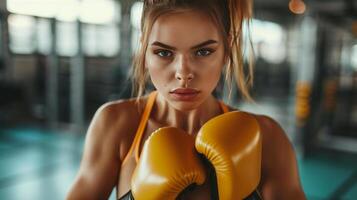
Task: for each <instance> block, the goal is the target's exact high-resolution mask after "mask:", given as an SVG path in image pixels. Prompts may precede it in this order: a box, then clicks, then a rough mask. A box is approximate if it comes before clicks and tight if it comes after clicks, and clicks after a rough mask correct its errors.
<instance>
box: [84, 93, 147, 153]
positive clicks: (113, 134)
mask: <svg viewBox="0 0 357 200" xmlns="http://www.w3.org/2000/svg"><path fill="white" fill-rule="evenodd" d="M146 99H147V98H146V97H142V98H140V99H139V100H138V101H137V100H136V99H134V98H132V99H125V100H116V101H110V102H107V103H105V104H103V105H102V106H100V107H99V108H98V110H97V111H96V113H95V114H94V117H93V119H92V121H91V123H90V125H89V128H88V133H87V137H88V138H89V139H91V140H96V141H97V143H98V145H100V144H105V145H108V144H112V145H111V146H113V147H114V148H116V149H120V151H121V152H122V151H125V150H122V146H128V145H127V143H130V140H132V139H133V138H134V135H135V132H136V129H137V127H138V125H139V123H140V118H141V113H142V111H143V109H144V106H145V103H146ZM108 147H109V146H108ZM122 154H123V153H120V157H122Z"/></svg>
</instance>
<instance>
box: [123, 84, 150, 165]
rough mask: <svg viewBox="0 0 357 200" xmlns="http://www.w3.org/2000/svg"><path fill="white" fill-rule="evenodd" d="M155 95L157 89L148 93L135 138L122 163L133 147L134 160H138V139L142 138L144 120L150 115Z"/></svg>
mask: <svg viewBox="0 0 357 200" xmlns="http://www.w3.org/2000/svg"><path fill="white" fill-rule="evenodd" d="M156 95H157V91H154V92H152V93H150V95H149V97H148V100H147V103H146V105H145V108H144V112H143V114H142V115H141V119H140V124H139V127H138V129H137V131H136V133H135V138H134V141H133V143H132V144H131V146H130V149H129V152H128V153H127V154H126V156H125V158H124V160H123V162H122V165H123V164H124V163H125V162H126V161H127V160H128V158H129V156H130V155H131V153H132V151H133V150H134V149H135V160H136V161H138V160H139V145H140V141H141V138H142V135H143V133H144V130H145V127H146V122H147V120H148V119H149V116H150V112H151V109H152V107H153V105H154V102H155V99H156Z"/></svg>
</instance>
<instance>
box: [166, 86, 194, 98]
mask: <svg viewBox="0 0 357 200" xmlns="http://www.w3.org/2000/svg"><path fill="white" fill-rule="evenodd" d="M198 93H199V91H198V90H196V89H192V88H177V89H174V90H172V91H171V92H170V94H171V95H172V96H173V97H174V98H175V99H176V100H178V101H192V100H193V99H194V98H195V97H196V96H197V95H198Z"/></svg>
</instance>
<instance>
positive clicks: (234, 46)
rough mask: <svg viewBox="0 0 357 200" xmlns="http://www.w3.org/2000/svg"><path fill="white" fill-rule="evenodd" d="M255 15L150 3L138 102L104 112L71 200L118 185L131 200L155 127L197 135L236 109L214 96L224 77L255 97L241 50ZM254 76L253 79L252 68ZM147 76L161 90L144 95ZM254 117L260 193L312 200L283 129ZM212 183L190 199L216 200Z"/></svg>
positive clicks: (192, 4)
mask: <svg viewBox="0 0 357 200" xmlns="http://www.w3.org/2000/svg"><path fill="white" fill-rule="evenodd" d="M250 16H251V6H250V3H249V0H145V1H144V10H143V16H142V24H141V28H142V29H141V30H142V37H141V46H140V49H139V52H138V53H137V55H136V57H135V60H134V70H133V78H134V82H135V84H136V87H135V88H136V91H137V93H138V95H137V98H136V99H130V100H123V101H117V102H110V103H107V104H105V105H103V106H102V107H101V108H100V109H99V110H98V111H97V113H96V114H95V116H94V118H93V121H92V122H91V125H90V127H89V129H88V133H87V138H86V142H85V148H84V155H83V159H82V162H81V166H80V170H79V174H78V176H77V178H76V180H75V182H74V185H73V186H72V188H71V190H70V192H69V195H68V199H75V200H78V199H86V200H88V199H107V198H108V197H109V195H110V193H111V191H112V190H113V188H114V187H116V188H117V198H122V199H130V198H129V197H128V196H129V194H130V191H131V189H132V188H131V184H130V183H131V181H132V176H133V171H134V169H135V167H136V166H137V163H138V161H139V159H140V155H141V154H142V153H143V152H142V148H143V145H144V142H145V141H146V140H147V138H148V137H149V136H150V135H151V134H152V133H153V132H154V131H155V130H157V129H158V128H160V127H166V126H171V127H177V128H180V129H182V130H184V131H185V132H186V133H188V134H189V135H192V136H193V137H195V136H196V135H197V132H198V131H199V130H200V128H201V127H202V126H203V125H204V124H205V123H206V122H207V121H209V120H210V119H212V118H214V117H216V116H218V115H221V114H222V113H224V112H227V111H233V110H234V108H231V107H228V106H226V105H224V104H223V103H221V102H220V101H218V100H217V99H216V98H215V97H214V96H213V95H212V93H213V91H214V90H215V88H216V87H217V84H218V82H219V80H220V77H221V74H222V73H223V74H224V75H225V77H226V78H225V80H226V81H227V82H228V83H227V84H228V85H230V84H231V82H232V80H235V82H236V83H237V87H238V88H239V89H240V92H241V94H242V95H243V96H244V97H246V98H248V99H249V98H250V96H249V93H248V87H249V84H250V83H249V82H246V80H248V79H247V75H245V73H244V71H246V70H243V59H242V50H241V49H242V22H243V20H248V19H249V18H250ZM248 71H249V72H250V73H249V74H250V76H251V75H252V69H251V67H249V70H248ZM148 79H150V80H151V82H152V84H153V86H154V87H155V89H156V91H155V92H151V93H150V95H147V96H143V93H144V92H145V84H146V83H147V81H148ZM250 80H251V79H250ZM252 115H253V114H252ZM254 116H255V119H256V120H257V122H258V123H259V127H260V132H261V135H262V159H261V179H260V181H259V186H258V188H257V190H258V191H259V193H260V194H261V196H262V197H263V199H266V200H276V199H296V200H300V199H305V195H304V193H303V190H302V188H301V185H300V181H299V175H298V169H297V162H296V157H295V153H294V150H293V147H292V145H291V143H290V142H289V140H288V138H287V136H286V135H285V133H284V131H283V130H282V129H281V128H280V126H279V125H278V124H277V123H276V122H275V121H274V120H273V119H271V118H269V117H267V116H260V115H254ZM163 151H164V150H163ZM207 182H208V181H206V182H205V183H204V184H202V185H197V186H196V187H194V188H193V189H191V190H189V192H186V194H185V198H183V199H210V195H209V194H210V193H211V192H210V187H208V186H207V185H209V183H207Z"/></svg>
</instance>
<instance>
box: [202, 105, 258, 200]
mask: <svg viewBox="0 0 357 200" xmlns="http://www.w3.org/2000/svg"><path fill="white" fill-rule="evenodd" d="M195 146H196V149H197V151H198V152H199V153H201V154H203V155H204V156H205V157H206V159H208V161H209V162H210V163H211V164H212V166H213V167H214V169H215V172H216V177H217V190H218V196H219V199H221V200H237V199H244V198H246V197H248V195H250V194H251V193H253V192H254V191H255V189H256V188H257V186H258V184H259V181H260V169H261V148H262V137H261V135H260V129H259V124H258V122H257V120H256V119H255V117H254V116H252V115H251V114H248V113H244V112H238V111H234V112H229V113H225V114H223V115H219V116H217V117H215V118H213V119H211V120H209V121H208V122H207V123H206V124H205V125H204V126H202V128H201V129H200V131H199V133H198V135H197V137H196V143H195Z"/></svg>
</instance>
